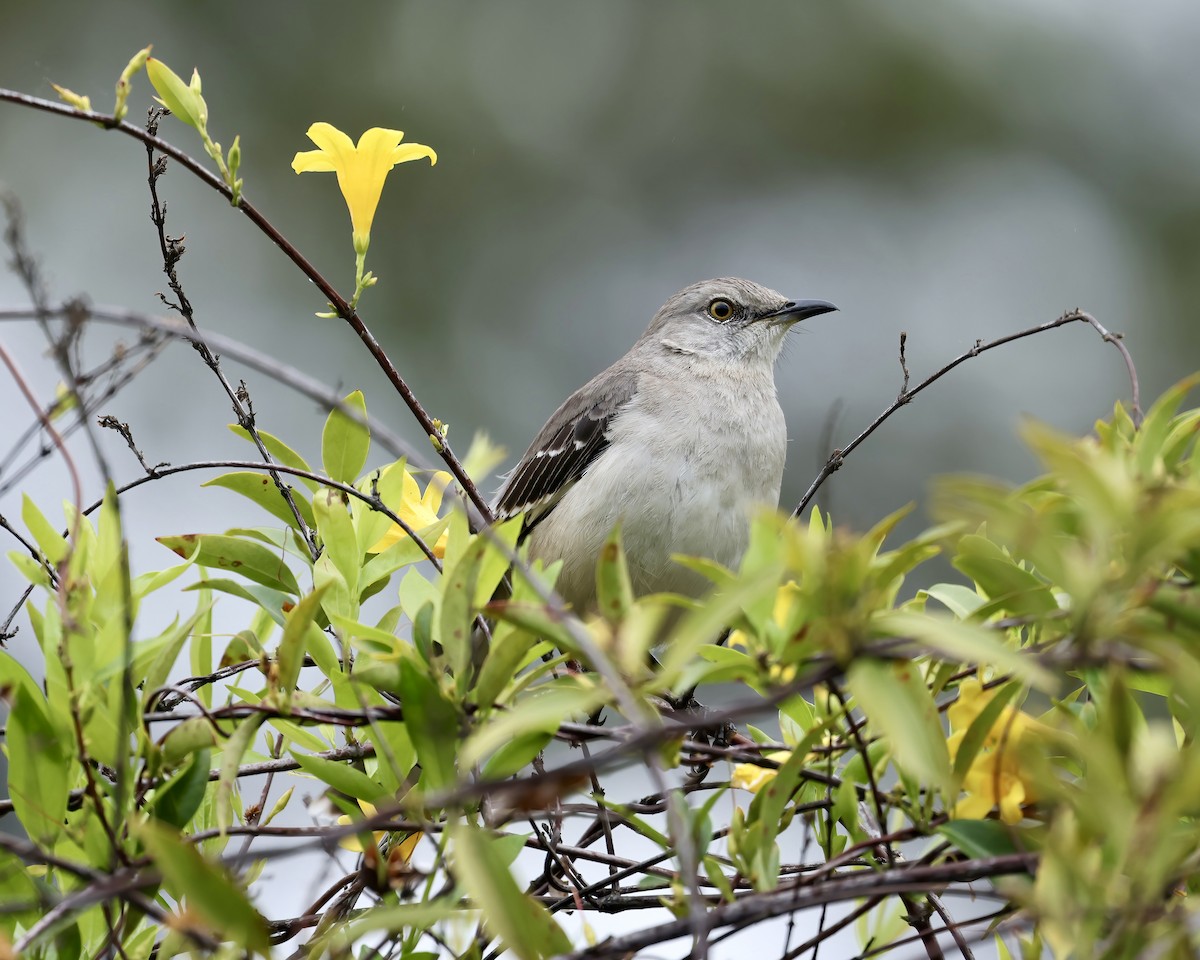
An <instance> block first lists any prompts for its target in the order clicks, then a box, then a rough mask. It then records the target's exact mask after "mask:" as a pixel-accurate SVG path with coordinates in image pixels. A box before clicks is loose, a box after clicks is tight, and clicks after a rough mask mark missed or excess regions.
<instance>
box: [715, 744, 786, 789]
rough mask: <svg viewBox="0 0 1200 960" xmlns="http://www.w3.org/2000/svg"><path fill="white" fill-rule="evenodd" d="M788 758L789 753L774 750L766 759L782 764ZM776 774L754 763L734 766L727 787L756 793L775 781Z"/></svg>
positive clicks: (772, 770)
mask: <svg viewBox="0 0 1200 960" xmlns="http://www.w3.org/2000/svg"><path fill="white" fill-rule="evenodd" d="M790 756H791V752H790V751H788V750H776V751H775V752H774V753H768V754H767V755H766V759H768V760H774V761H775V762H776V763H779V764H782V763H784V762H785V761H786V760H787V758H788V757H790ZM778 772H779V771H778V770H777V769H774V768H769V767H760V766H759V765H758V764H756V763H738V764H734V767H733V775H732V776H731V777H730V778H729V785H730V786H731V787H733V788H734V789H735V790H749V791H750V792H751V793H758V791H759V790H761V789H762V788H763V787H765V786H766V785H767V784H768V783H770V782H771V781H772V780H774V779H775V774H777V773H778Z"/></svg>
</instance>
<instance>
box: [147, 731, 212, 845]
mask: <svg viewBox="0 0 1200 960" xmlns="http://www.w3.org/2000/svg"><path fill="white" fill-rule="evenodd" d="M193 719H199V718H193ZM203 722H204V723H205V724H206V725H207V721H203ZM209 763H210V753H209V751H208V750H207V749H205V750H197V751H196V752H195V753H193V754H192V755H191V757H190V758H189V760H188V764H187V766H185V767H184V768H183V769H182V770H179V771H178V772H176V773H175V774H174V775H173V776H172V777H171V779H170V780H168V781H167V782H166V783H164V784H162V786H160V787H158V788H157V789H156V790H155V791H154V798H153V799H152V800H151V801H150V802H149V803H148V804H147V806H146V809H147V811H148V812H149V813H150V815H151V816H153V817H157V818H158V819H159V820H162V821H163V822H164V823H169V824H170V825H171V826H173V827H175V828H177V829H179V830H182V829H183V828H184V827H185V826H187V823H188V821H189V820H191V819H192V817H193V816H194V815H195V813H196V811H197V810H199V809H200V804H201V803H203V802H204V792H205V791H206V790H207V789H208V775H209Z"/></svg>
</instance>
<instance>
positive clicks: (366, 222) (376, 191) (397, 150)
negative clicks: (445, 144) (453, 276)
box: [292, 123, 437, 257]
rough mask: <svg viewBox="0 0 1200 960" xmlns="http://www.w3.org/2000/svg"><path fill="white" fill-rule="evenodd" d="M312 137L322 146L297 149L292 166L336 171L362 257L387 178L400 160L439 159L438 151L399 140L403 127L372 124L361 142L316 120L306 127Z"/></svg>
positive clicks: (304, 170) (299, 169)
mask: <svg viewBox="0 0 1200 960" xmlns="http://www.w3.org/2000/svg"><path fill="white" fill-rule="evenodd" d="M308 138H309V139H310V140H311V141H312V142H313V143H315V144H316V145H317V146H318V147H319V148H320V149H318V150H305V151H302V152H300V153H297V154H296V156H295V158H294V159H293V160H292V169H293V170H295V171H296V172H297V173H309V172H312V171H319V172H325V173H328V172H333V173H336V174H337V179H338V187H340V188H341V191H342V196H343V197H345V198H346V206H347V207H348V208H349V210H350V224H351V226H352V228H353V231H354V252H355V253H357V254H358V255H359V256H360V257H361V256H362V255H363V254H365V253H366V252H367V247H368V245H369V244H370V242H371V223H372V221H373V220H374V219H375V208H376V207H378V206H379V198H380V196H381V195H382V193H383V182H384V180H386V179H387V175H388V174H389V173H390V172H391V170H392V168H393V167H394V166H396V164H398V163H407V162H408V161H409V160H419V159H422V158H427V159H428V160H429V163H430V165H431V166H432V165H433V164H435V163H437V154H436V153H434V152H433V150H432V149H431V148H429V147H427V146H425V145H424V144H422V143H405V144H401V142H400V141H401V140H403V139H404V134H403V133H402V132H401V131H399V130H385V129H383V128H381V127H372V128H371V129H370V130H368V131H366V133H364V134H363V135H362V136H361V137H359V138H358V143H357V145H356V144H355V143H354V141H352V140H351V139H350V138H349V137H348V136H346V134H344V133H342V131H341V130H339V129H337V127H335V126H333V125H332V124H328V123H314V124H313V125H312V126H311V127H309V128H308Z"/></svg>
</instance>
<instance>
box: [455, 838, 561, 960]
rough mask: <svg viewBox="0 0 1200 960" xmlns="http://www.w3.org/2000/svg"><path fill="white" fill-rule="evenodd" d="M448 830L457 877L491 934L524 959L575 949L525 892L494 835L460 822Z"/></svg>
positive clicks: (551, 919)
mask: <svg viewBox="0 0 1200 960" xmlns="http://www.w3.org/2000/svg"><path fill="white" fill-rule="evenodd" d="M450 835H451V838H452V840H453V841H454V859H455V863H456V864H457V870H456V873H457V876H458V878H459V880H460V881H461V882H462V884H463V886H465V887H466V888H467V892H468V893H470V895H471V899H472V900H473V901H474V902H475V904H476V905H477V906H478V907H479V909H480V910H481V911H482V912H483V917H484V923H485V925H486V926H487V928H488V930H489V931H490V932H491V933H492V935H493V936H496V937H499V938H500V939H501V940H502V941H503V942H504V945H505V946H506V947H507V948H508V949H509V950H511V951H512V952H513V954H515V955H516V956H517V957H519V958H520V960H543V958H546V957H552V956H556V955H558V954H566V953H570V952H571V941H570V940H569V939H567V935H566V934H565V933H563V932H562V928H560V927H559V925H558V924H557V923H556V922H555V921H554V918H553V917H551V916H550V911H548V910H547V909H546V908H545V907H543V906H542V905H541V904H540V903H537V902H536V901H534V900H532V899H530V898H529V897H527V896H525V894H523V893H522V892H521V890H520V888H519V887H518V886H517V884H516V882H515V881H514V880H513V878H512V874H511V873H509V871H508V867H507V865H506V864H505V862H504V859H503V857H502V855H501V854H500V851H499V850H498V849H497V846H496V842H495V841H494V840H492V838H491V837H489V836H488V835H487V834H485V833H484V832H483V831H481V830H477V829H475V828H473V827H469V826H465V825H461V824H460V825H456V826H454V827H452V828H451V831H450Z"/></svg>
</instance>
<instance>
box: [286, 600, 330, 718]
mask: <svg viewBox="0 0 1200 960" xmlns="http://www.w3.org/2000/svg"><path fill="white" fill-rule="evenodd" d="M322 593H324V589H323V588H321V587H318V588H317V589H316V590H314V591H313V592H312V593H310V594H308V595H307V596H305V597H304V598H303V599H302V600H301V601H300V602H299V603H298V604H296V606H295V607H294V608H293V609H292V611H291V613H289V614H288V615H287V620H286V622H285V623H284V626H283V636H282V637H281V638H280V640H279V647H278V649H277V650H276V651H275V662H276V666H277V668H278V674H277V676H276V683H277V684H278V690H279V691H280V693H281V694H282V695H283V698H284V703H285V704H288V703H290V702H291V697H292V692H293V691H294V690H295V689H296V681H297V680H299V679H300V668H301V667H302V666H303V665H304V654H305V652H306V651H307V650H308V649H309V648H310V647H316V646H319V645H320V644H319V641H318V642H310V641H311V635H312V634H313V633H314V632H315V633H318V634H319V633H320V632H321V631H320V630H319V629H318V628H317V626H316V624H314V623H313V618H314V617H315V616H316V614H317V611H318V610H319V609H320V608H321V594H322ZM322 639H324V638H322ZM313 659H314V660H315V659H316V658H315V657H314V658H313Z"/></svg>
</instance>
